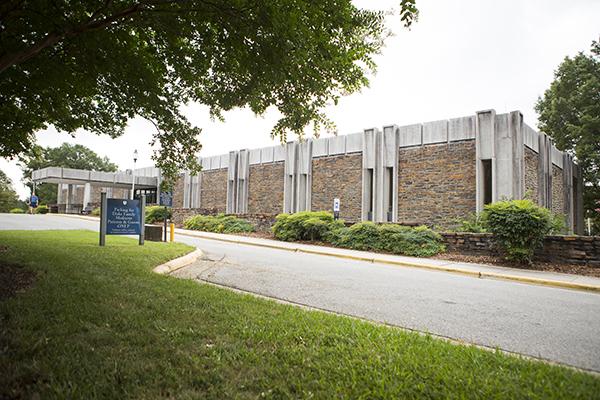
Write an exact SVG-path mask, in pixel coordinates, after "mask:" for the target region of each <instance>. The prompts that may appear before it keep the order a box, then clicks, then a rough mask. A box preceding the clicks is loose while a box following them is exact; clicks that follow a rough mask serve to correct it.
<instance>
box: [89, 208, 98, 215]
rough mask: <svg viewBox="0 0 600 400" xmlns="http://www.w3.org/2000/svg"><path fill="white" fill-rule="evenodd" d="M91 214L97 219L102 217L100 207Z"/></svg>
mask: <svg viewBox="0 0 600 400" xmlns="http://www.w3.org/2000/svg"><path fill="white" fill-rule="evenodd" d="M90 214H91V215H94V216H96V217H99V216H100V207H96V208H94V209H93V210H92V212H91V213H90Z"/></svg>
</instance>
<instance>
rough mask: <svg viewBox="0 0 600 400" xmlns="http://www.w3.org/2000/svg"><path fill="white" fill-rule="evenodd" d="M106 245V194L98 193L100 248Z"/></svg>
mask: <svg viewBox="0 0 600 400" xmlns="http://www.w3.org/2000/svg"><path fill="white" fill-rule="evenodd" d="M105 244H106V192H102V193H100V246H104V245H105Z"/></svg>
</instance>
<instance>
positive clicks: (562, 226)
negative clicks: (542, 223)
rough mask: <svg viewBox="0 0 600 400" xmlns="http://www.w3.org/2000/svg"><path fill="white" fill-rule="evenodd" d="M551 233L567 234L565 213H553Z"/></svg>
mask: <svg viewBox="0 0 600 400" xmlns="http://www.w3.org/2000/svg"><path fill="white" fill-rule="evenodd" d="M550 224H551V228H550V233H551V234H554V235H560V234H565V233H566V232H567V222H566V220H565V216H564V214H552V216H551V223H550Z"/></svg>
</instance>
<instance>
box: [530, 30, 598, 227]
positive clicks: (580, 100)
mask: <svg viewBox="0 0 600 400" xmlns="http://www.w3.org/2000/svg"><path fill="white" fill-rule="evenodd" d="M536 111H537V112H538V114H539V121H540V123H539V128H540V130H541V131H543V132H546V133H547V134H548V135H550V136H551V137H552V138H553V139H554V141H555V143H556V147H557V148H558V149H560V150H563V151H567V152H569V153H571V154H572V155H574V157H575V159H576V161H577V163H578V164H579V166H580V167H581V171H582V173H583V181H584V192H583V197H584V208H585V210H586V214H587V216H588V217H591V218H594V219H595V220H596V222H595V225H596V226H597V228H598V229H600V203H599V202H600V43H599V42H596V41H594V42H592V47H591V52H590V54H586V53H583V52H580V53H578V54H577V55H576V56H575V57H573V58H571V57H565V59H564V60H563V62H562V63H561V64H560V65H559V67H558V69H557V70H556V71H555V73H554V81H553V82H552V83H551V84H550V88H549V89H548V90H546V92H545V93H544V96H543V97H541V98H540V99H539V100H538V102H537V104H536Z"/></svg>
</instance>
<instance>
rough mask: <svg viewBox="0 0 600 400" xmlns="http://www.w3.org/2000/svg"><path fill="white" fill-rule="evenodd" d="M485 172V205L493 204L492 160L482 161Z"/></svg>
mask: <svg viewBox="0 0 600 400" xmlns="http://www.w3.org/2000/svg"><path fill="white" fill-rule="evenodd" d="M481 167H482V172H483V205H486V204H490V203H491V202H492V160H481Z"/></svg>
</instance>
